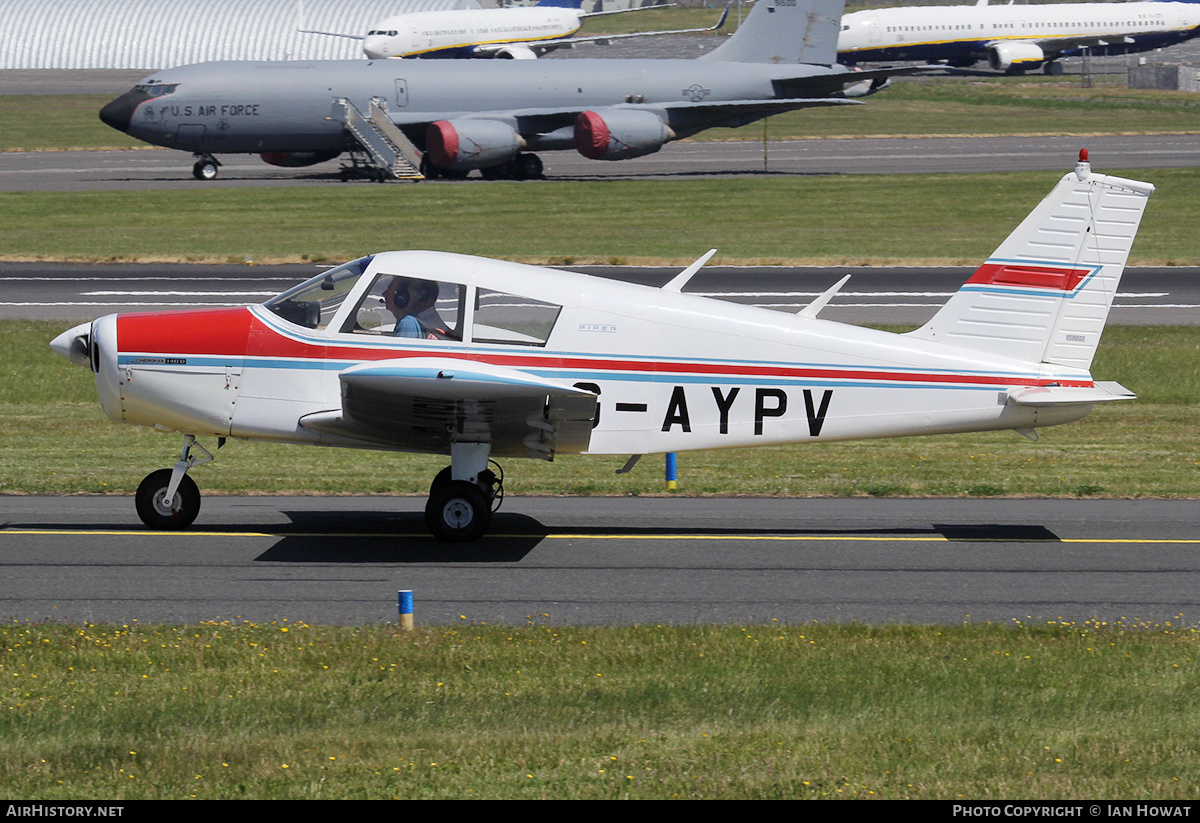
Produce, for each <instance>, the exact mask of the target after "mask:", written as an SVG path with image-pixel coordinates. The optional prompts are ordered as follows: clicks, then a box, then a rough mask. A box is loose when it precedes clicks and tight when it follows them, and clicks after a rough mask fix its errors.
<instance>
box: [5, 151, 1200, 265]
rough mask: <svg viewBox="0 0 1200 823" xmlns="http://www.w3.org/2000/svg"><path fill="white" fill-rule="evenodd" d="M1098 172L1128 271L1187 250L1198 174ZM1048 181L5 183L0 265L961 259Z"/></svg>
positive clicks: (981, 254)
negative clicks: (462, 257) (1119, 222)
mask: <svg viewBox="0 0 1200 823" xmlns="http://www.w3.org/2000/svg"><path fill="white" fill-rule="evenodd" d="M1073 161H1074V158H1065V159H1064V168H1065V167H1067V166H1071V165H1072V164H1073ZM1103 170H1104V171H1105V172H1111V173H1113V174H1122V173H1123V174H1125V175H1127V176H1131V177H1134V178H1135V179H1148V180H1150V181H1151V182H1153V183H1154V184H1155V185H1156V186H1157V187H1158V191H1157V192H1156V193H1155V195H1154V196H1153V197H1152V198H1151V199H1150V203H1149V206H1148V208H1147V212H1146V216H1145V218H1144V220H1143V222H1142V228H1141V231H1140V232H1139V235H1138V240H1137V243H1136V244H1135V245H1134V249H1133V255H1132V257H1131V260H1130V262H1131V264H1132V265H1147V264H1151V263H1167V264H1174V265H1184V264H1195V263H1197V262H1200V232H1197V231H1195V230H1194V221H1192V220H1190V219H1188V217H1187V216H1188V215H1193V214H1197V213H1200V169H1156V170H1153V171H1146V170H1143V171H1132V172H1121V171H1120V170H1116V169H1103ZM1058 177H1059V175H1058V173H1056V172H1021V173H994V174H930V175H844V176H837V177H826V176H812V177H793V178H763V179H736V180H720V181H713V180H686V181H684V180H679V181H673V180H660V181H636V180H635V181H630V180H613V181H607V182H550V181H545V182H526V183H516V182H506V183H500V182H497V183H489V184H478V185H471V184H467V185H428V186H427V185H395V186H370V187H363V186H329V187H317V188H309V187H301V188H283V189H251V188H247V189H201V188H197V189H188V190H183V191H138V192H111V191H92V192H73V193H61V192H8V193H0V224H2V225H4V226H5V231H4V232H3V233H0V259H7V260H76V261H118V260H130V261H164V260H173V261H194V262H200V261H210V262H213V261H215V262H226V261H232V262H240V261H243V260H245V259H246V258H251V259H253V260H255V261H258V262H271V261H276V262H278V261H299V260H327V261H334V260H337V261H341V260H348V259H352V258H355V257H358V256H361V255H362V254H364V253H366V252H368V251H383V250H387V249H405V248H427V249H437V250H441V251H457V252H466V253H470V254H481V255H486V256H491V257H501V258H506V259H514V260H523V261H529V262H549V263H560V264H565V263H586V262H599V263H631V264H632V263H646V262H669V263H681V264H682V263H690V262H691V261H692V260H694V259H695V258H696V257H698V256H699V255H700V254H701V253H703V252H704V251H706V250H708V249H710V248H714V247H715V248H717V249H718V255H717V257H715V258H714V260H713V263H714V264H720V263H747V264H748V263H768V264H769V263H827V264H836V263H844V264H850V265H857V264H889V263H898V262H905V263H917V262H926V263H958V264H970V263H978V262H979V261H981V260H984V259H986V257H987V256H988V255H989V254H990V253H991V252H992V251H993V250H994V249H995V248H996V246H997V244H998V243H999V242H1000V241H1001V240H1003V239H1004V237H1005V236H1006V235H1007V234H1008V232H1009V231H1010V230H1011V228H1012V227H1013V226H1015V225H1017V224H1018V223H1019V222H1020V221H1021V220H1022V219H1023V218H1024V217H1025V215H1026V214H1028V213H1029V210H1030V209H1031V208H1032V207H1033V205H1034V204H1035V203H1037V202H1038V201H1039V200H1040V199H1041V198H1042V197H1044V196H1045V194H1046V192H1048V191H1049V190H1050V188H1051V187H1052V186H1053V184H1054V182H1055V181H1056V180H1057V179H1058ZM896 203H904V204H905V208H904V209H902V210H899V209H896V208H895V204H896ZM448 227H449V228H448Z"/></svg>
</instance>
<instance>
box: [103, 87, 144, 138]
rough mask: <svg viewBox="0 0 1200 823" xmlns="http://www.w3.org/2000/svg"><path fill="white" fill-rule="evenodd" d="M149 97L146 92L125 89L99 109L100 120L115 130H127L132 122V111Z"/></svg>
mask: <svg viewBox="0 0 1200 823" xmlns="http://www.w3.org/2000/svg"><path fill="white" fill-rule="evenodd" d="M149 99H150V95H148V94H144V93H142V92H134V91H127V92H125V93H124V94H122V95H121V96H120V97H118V98H117V99H116V100H113V101H112V102H111V103H108V104H106V105H105V106H104V108H102V109H100V120H101V121H102V122H103V123H104V125H106V126H111V127H112V128H114V129H116V130H117V131H123V132H128V131H129V124H130V123H132V122H133V113H134V112H135V111H137V107H138V106H140V105H141V104H142V103H145V102H146V101H147V100H149Z"/></svg>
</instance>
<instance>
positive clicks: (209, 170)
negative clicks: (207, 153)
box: [192, 158, 217, 180]
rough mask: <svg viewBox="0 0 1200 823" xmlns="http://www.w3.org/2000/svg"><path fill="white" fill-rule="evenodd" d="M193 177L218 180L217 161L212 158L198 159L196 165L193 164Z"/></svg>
mask: <svg viewBox="0 0 1200 823" xmlns="http://www.w3.org/2000/svg"><path fill="white" fill-rule="evenodd" d="M192 177H195V178H196V179H197V180H216V179H217V161H216V160H213V159H212V158H202V159H200V160H197V161H196V165H194V166H192Z"/></svg>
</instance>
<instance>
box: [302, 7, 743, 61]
mask: <svg viewBox="0 0 1200 823" xmlns="http://www.w3.org/2000/svg"><path fill="white" fill-rule="evenodd" d="M581 5H582V0H541V2H540V3H538V4H536V5H533V6H522V7H517V8H503V9H448V10H444V11H422V12H415V13H413V14H398V15H395V16H393V17H389V18H387V19H386V20H384V21H382V22H380V23H376V24H374V25H373V26H371V28H370V30H369V31H368V32H367V34H366V36H365V37H364V36H360V35H351V34H335V33H333V32H319V31H307V30H305V29H301V31H307V33H309V34H325V35H331V36H335V37H351V38H354V39H356V40H362V41H363V53H364V54H365V55H366V56H367V57H368V58H369V59H371V60H383V59H387V58H395V57H401V58H403V57H407V58H413V57H420V58H453V57H494V58H498V59H503V60H535V59H537V57H538V56H539V55H541V54H545V53H546V52H548V51H552V50H554V49H557V48H561V47H563V46H574V45H576V44H579V43H601V44H603V43H607V42H609V41H612V40H620V39H624V38H627V37H652V36H655V35H664V34H692V33H697V32H705V31H716V30H717V29H719V28H720V27H721V26H723V25H724V24H725V18H726V17H727V16H728V14H729V10H728V8H726V10H725V13H724V14H722V15H721V19H720V20H719V21H718V22H717V24H716V25H715V26H711V27H709V28H701V29H676V30H673V31H641V32H632V33H629V34H597V35H593V36H580V37H575V36H573V35H575V33H576V32H578V31H579V30H580V28H582V27H583V21H584V20H585V19H587V18H589V17H602V16H605V15H610V14H625V13H628V12H632V11H645V10H646V9H648V8H654V6H643V7H634V8H628V9H617V10H615V11H597V12H585V11H583V10H582V9H581V8H580V6H581Z"/></svg>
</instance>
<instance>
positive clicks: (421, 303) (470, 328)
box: [263, 255, 562, 346]
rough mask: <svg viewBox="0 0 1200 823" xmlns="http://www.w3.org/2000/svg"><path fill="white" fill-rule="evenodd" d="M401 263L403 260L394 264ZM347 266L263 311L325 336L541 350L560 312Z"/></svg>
mask: <svg viewBox="0 0 1200 823" xmlns="http://www.w3.org/2000/svg"><path fill="white" fill-rule="evenodd" d="M396 259H403V258H396ZM375 260H376V256H375V255H371V256H368V257H362V258H359V259H358V260H352V261H350V262H349V263H344V264H342V265H340V266H337V267H336V268H333V269H330V270H329V271H327V272H325V273H323V274H319V275H317V276H316V277H313V278H312V279H310V280H308V281H306V282H304V283H301V284H300V285H298V286H296V287H294V288H292V289H289V290H288V291H285V292H284V293H283V294H280V295H279V296H277V297H273V298H271V299H270V300H268V301H267V302H266V303H265V304H263V305H264V307H265V308H267V309H269V310H270V311H272V312H274V313H275V314H276V315H277V316H279V317H280V318H282V319H283V320H285V321H287V322H288V323H292V324H294V325H297V326H303V327H305V328H309V329H314V330H316V331H318V332H323V333H324V334H326V335H329V336H337V335H362V336H373V337H384V338H407V339H410V340H413V341H417V340H424V341H436V340H452V341H461V342H464V343H486V344H499V345H509V346H545V345H546V341H547V340H549V338H550V333H551V332H552V331H553V329H554V324H555V322H556V321H557V320H558V316H559V313H560V312H561V311H562V307H561V306H559V305H555V304H553V303H547V302H546V301H544V300H539V299H537V298H533V297H528V296H524V295H519V294H515V293H511V292H507V291H498V290H495V289H488V288H483V287H481V286H477V285H474V284H468V283H466V282H454V281H452V280H445V279H435V278H431V277H420V276H418V274H419V273H416V272H408V271H400V270H393V269H396V268H397V267H396V266H394V265H388V264H386V263H384V264H379V265H372V263H374V262H375Z"/></svg>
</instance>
